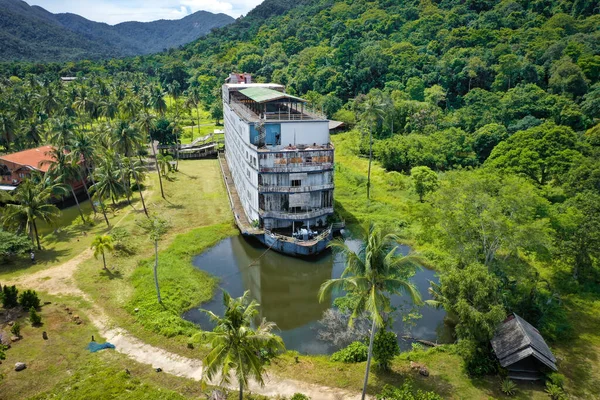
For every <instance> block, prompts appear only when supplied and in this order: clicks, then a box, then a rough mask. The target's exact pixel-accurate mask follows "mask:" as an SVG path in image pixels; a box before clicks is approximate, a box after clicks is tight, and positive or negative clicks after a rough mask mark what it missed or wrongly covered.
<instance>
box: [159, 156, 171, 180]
mask: <svg viewBox="0 0 600 400" xmlns="http://www.w3.org/2000/svg"><path fill="white" fill-rule="evenodd" d="M172 161H173V157H172V156H170V155H164V154H159V155H158V156H157V157H156V165H158V169H159V170H160V172H161V174H162V175H163V176H167V174H168V173H169V172H171V170H172V167H171V162H172Z"/></svg>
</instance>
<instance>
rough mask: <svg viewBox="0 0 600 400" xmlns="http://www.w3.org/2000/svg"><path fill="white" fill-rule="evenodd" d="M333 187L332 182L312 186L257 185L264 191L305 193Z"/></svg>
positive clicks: (259, 189) (260, 190)
mask: <svg viewBox="0 0 600 400" xmlns="http://www.w3.org/2000/svg"><path fill="white" fill-rule="evenodd" d="M328 189H333V183H328V184H326V185H314V186H278V185H260V186H258V191H259V192H265V193H306V192H316V191H319V190H328Z"/></svg>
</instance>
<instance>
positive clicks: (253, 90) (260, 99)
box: [240, 87, 306, 103]
mask: <svg viewBox="0 0 600 400" xmlns="http://www.w3.org/2000/svg"><path fill="white" fill-rule="evenodd" d="M240 93H241V94H243V95H244V96H246V97H248V98H250V99H252V100H254V101H255V102H257V103H266V102H268V101H274V100H280V99H292V100H297V101H301V102H306V100H304V99H301V98H300V97H296V96H292V95H289V94H287V93H281V92H278V91H277V90H273V89H269V88H266V87H250V88H247V89H242V90H240Z"/></svg>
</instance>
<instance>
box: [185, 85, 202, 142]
mask: <svg viewBox="0 0 600 400" xmlns="http://www.w3.org/2000/svg"><path fill="white" fill-rule="evenodd" d="M199 104H200V91H199V90H198V87H193V88H191V89H190V90H189V91H188V93H187V99H186V100H185V106H186V107H188V108H191V107H192V106H194V107H195V108H196V118H197V119H198V124H197V125H198V132H200V111H199V110H198V105H199ZM193 141H194V123H193V122H192V142H193Z"/></svg>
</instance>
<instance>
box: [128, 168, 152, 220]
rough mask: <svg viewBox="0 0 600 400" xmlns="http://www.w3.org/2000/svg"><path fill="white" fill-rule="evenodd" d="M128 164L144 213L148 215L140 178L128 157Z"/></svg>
mask: <svg viewBox="0 0 600 400" xmlns="http://www.w3.org/2000/svg"><path fill="white" fill-rule="evenodd" d="M129 166H130V167H131V172H133V177H134V178H135V184H136V185H137V187H138V191H139V192H140V199H141V200H142V207H144V214H146V217H148V210H146V202H144V195H143V194H142V186H141V185H140V180H139V178H138V174H137V172H136V171H135V168H134V167H133V162H131V158H130V159H129Z"/></svg>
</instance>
